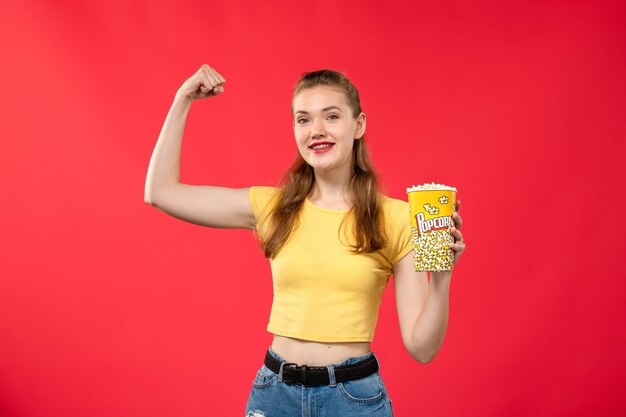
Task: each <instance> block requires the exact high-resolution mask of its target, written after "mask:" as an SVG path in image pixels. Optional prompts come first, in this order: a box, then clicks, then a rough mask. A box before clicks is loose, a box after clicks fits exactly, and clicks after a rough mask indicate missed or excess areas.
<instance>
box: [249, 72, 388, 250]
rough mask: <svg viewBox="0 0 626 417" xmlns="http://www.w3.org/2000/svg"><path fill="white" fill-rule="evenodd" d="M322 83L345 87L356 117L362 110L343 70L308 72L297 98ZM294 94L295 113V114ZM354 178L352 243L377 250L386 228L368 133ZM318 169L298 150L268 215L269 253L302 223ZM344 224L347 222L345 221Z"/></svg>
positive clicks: (358, 150)
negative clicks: (299, 215)
mask: <svg viewBox="0 0 626 417" xmlns="http://www.w3.org/2000/svg"><path fill="white" fill-rule="evenodd" d="M319 85H323V86H328V87H332V88H336V89H337V90H339V91H341V92H342V93H343V94H344V96H345V98H346V102H347V104H348V105H349V106H350V108H351V109H352V116H353V117H354V118H355V119H356V118H357V117H358V116H359V115H360V114H361V100H360V99H359V93H358V91H357V89H356V88H355V87H354V85H352V83H351V82H350V80H348V78H346V76H345V75H343V74H341V73H340V72H337V71H333V70H327V69H324V70H319V71H314V72H308V73H305V74H304V75H303V76H302V78H300V80H299V81H298V83H297V84H296V88H295V90H294V92H293V98H295V97H296V95H298V93H300V92H301V91H302V90H306V89H309V88H313V87H316V86H319ZM293 98H292V104H291V114H292V115H293ZM352 160H353V165H352V178H351V179H350V192H351V197H352V198H351V200H352V208H351V209H350V210H349V212H348V214H349V215H352V216H354V219H355V222H354V231H353V232H354V237H355V244H354V245H350V246H351V247H352V249H353V250H354V251H355V252H356V253H362V252H366V253H369V252H375V251H377V250H379V249H381V248H382V247H383V246H384V245H385V243H386V240H387V239H386V236H385V235H384V232H383V227H382V222H383V217H382V210H381V207H380V201H379V196H378V179H377V175H376V172H375V171H374V168H373V166H372V165H371V163H370V159H369V155H368V151H367V148H366V146H365V136H363V137H361V138H359V139H358V140H355V141H354V146H353V149H352ZM314 181H315V173H314V171H313V167H312V166H311V165H309V164H308V163H306V161H305V160H304V159H303V158H302V156H301V155H300V153H299V152H298V154H297V156H296V159H295V161H294V162H293V163H292V165H291V167H290V168H289V169H288V170H287V172H286V173H285V175H284V176H283V178H282V181H281V187H280V191H279V193H278V195H277V197H276V199H275V200H274V207H273V210H272V214H271V216H270V218H269V219H268V220H269V222H268V230H267V232H266V234H265V239H264V240H263V241H262V242H261V248H262V249H263V251H264V252H265V256H266V257H268V258H271V257H272V256H274V255H275V254H276V253H277V252H278V251H279V250H280V248H281V247H282V245H283V244H284V243H285V242H286V241H287V239H288V238H289V235H290V234H291V232H292V230H294V229H295V228H296V227H298V212H299V210H300V208H301V207H302V204H303V203H304V201H305V199H306V198H307V196H308V195H309V193H310V192H311V190H312V189H313V183H314ZM342 225H343V223H342Z"/></svg>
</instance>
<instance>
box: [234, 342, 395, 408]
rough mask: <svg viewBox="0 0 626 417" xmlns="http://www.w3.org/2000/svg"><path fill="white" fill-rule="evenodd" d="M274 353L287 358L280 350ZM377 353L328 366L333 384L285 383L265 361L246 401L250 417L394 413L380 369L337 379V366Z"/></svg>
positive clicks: (271, 353)
mask: <svg viewBox="0 0 626 417" xmlns="http://www.w3.org/2000/svg"><path fill="white" fill-rule="evenodd" d="M269 352H270V355H272V356H274V357H275V358H276V359H279V360H281V361H285V359H284V358H282V357H280V356H279V355H278V354H277V353H276V352H274V351H272V349H271V348H270V350H269ZM370 356H374V357H375V355H374V353H373V352H369V353H367V354H365V355H363V356H357V357H354V358H349V359H346V360H345V361H343V362H341V363H338V364H335V365H330V366H329V367H328V369H329V374H330V378H331V383H330V384H329V385H319V386H311V387H308V386H303V385H298V384H287V383H285V382H284V381H283V380H282V378H281V377H279V375H278V374H276V373H274V372H272V371H271V370H270V369H268V368H267V367H266V366H265V365H263V366H261V368H260V369H259V370H258V372H257V375H256V378H255V379H254V381H253V382H252V390H251V391H250V396H249V397H248V404H247V405H246V417H297V416H303V417H304V416H306V417H331V416H363V417H365V416H367V417H393V411H392V409H391V400H390V399H389V396H388V395H387V389H386V388H385V385H384V384H383V380H382V378H381V376H380V374H379V373H378V372H376V373H373V374H372V375H370V376H366V377H364V378H360V379H355V380H352V381H344V382H339V383H334V373H333V372H334V370H333V369H334V368H333V367H334V366H339V365H350V364H353V363H355V362H359V361H361V360H363V359H367V358H369V357H370Z"/></svg>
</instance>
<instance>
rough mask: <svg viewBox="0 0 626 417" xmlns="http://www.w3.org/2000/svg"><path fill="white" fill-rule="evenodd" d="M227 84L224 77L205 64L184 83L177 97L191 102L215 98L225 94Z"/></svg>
mask: <svg viewBox="0 0 626 417" xmlns="http://www.w3.org/2000/svg"><path fill="white" fill-rule="evenodd" d="M225 82H226V80H225V79H224V77H222V76H221V75H220V74H219V73H218V72H217V71H215V70H214V69H213V68H211V67H210V66H208V65H207V64H204V65H202V66H201V67H200V69H199V70H198V71H196V73H195V74H193V75H192V76H191V77H189V78H188V79H187V81H185V82H184V83H183V85H182V86H181V87H180V88H179V89H178V92H177V93H176V96H177V97H180V98H184V99H186V100H190V101H193V100H198V99H203V98H208V97H214V96H217V95H219V94H222V93H223V92H224V83H225Z"/></svg>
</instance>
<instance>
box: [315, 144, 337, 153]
mask: <svg viewBox="0 0 626 417" xmlns="http://www.w3.org/2000/svg"><path fill="white" fill-rule="evenodd" d="M334 145H335V144H334V143H332V142H313V143H312V144H311V145H309V149H310V150H311V151H313V152H314V153H324V152H327V151H328V150H330V149H331V148H332V147H333V146H334Z"/></svg>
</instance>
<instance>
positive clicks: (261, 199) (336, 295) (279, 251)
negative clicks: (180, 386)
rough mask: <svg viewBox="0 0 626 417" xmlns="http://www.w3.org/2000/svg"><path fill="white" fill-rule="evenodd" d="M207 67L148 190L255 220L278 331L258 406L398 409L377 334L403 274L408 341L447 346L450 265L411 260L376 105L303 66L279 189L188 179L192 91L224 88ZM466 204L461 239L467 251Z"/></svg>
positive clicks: (194, 213)
mask: <svg viewBox="0 0 626 417" xmlns="http://www.w3.org/2000/svg"><path fill="white" fill-rule="evenodd" d="M225 82H226V80H225V79H224V77H222V76H221V75H220V74H219V73H218V72H217V71H215V69H213V68H211V67H209V66H208V65H203V66H202V67H201V68H200V69H199V70H198V71H197V72H196V73H195V74H193V75H192V76H191V77H190V78H189V79H188V80H186V81H185V82H184V83H183V85H182V86H181V87H180V89H179V90H178V92H177V93H176V96H175V99H174V102H173V104H172V107H171V108H170V111H169V113H168V115H167V118H166V119H165V123H164V125H163V129H162V131H161V134H160V136H159V139H158V141H157V144H156V146H155V148H154V152H153V154H152V158H151V160H150V166H149V168H148V174H147V178H146V185H145V201H146V203H148V204H151V205H153V206H155V207H157V208H158V209H160V210H162V211H164V212H165V213H167V214H169V215H171V216H174V217H177V218H179V219H182V220H185V221H188V222H191V223H194V224H198V225H202V226H208V227H220V228H240V229H251V230H256V232H257V233H258V236H259V238H260V244H261V248H262V250H263V251H264V253H265V255H266V257H268V258H269V259H270V263H271V266H272V275H273V282H274V301H273V304H272V311H271V314H270V321H269V324H268V331H270V332H271V333H273V334H274V337H273V341H272V345H271V346H270V348H269V349H268V351H267V352H266V355H265V361H264V364H263V365H262V366H261V367H260V369H259V370H258V372H257V375H256V378H255V380H254V382H253V384H252V390H251V392H250V397H249V399H248V404H247V407H246V415H247V416H265V417H274V416H289V417H293V416H295V415H312V416H338V415H350V416H368V417H371V416H392V415H393V412H392V408H391V401H390V400H389V397H388V395H387V391H386V389H385V386H384V383H383V380H382V379H381V377H380V374H379V372H378V360H377V358H376V356H375V355H374V353H373V352H371V351H370V342H371V341H372V338H373V336H374V328H375V325H376V320H377V317H378V308H379V305H380V301H381V297H382V292H383V290H384V288H385V287H386V285H387V282H388V280H389V277H390V275H391V274H393V275H394V280H395V281H394V288H395V296H396V304H397V309H398V317H399V321H400V329H401V333H402V339H403V342H404V345H405V346H406V349H407V351H408V352H409V354H410V355H411V356H412V357H413V358H415V359H416V360H417V361H419V362H421V363H428V362H430V361H431V360H432V359H433V358H434V357H435V355H436V354H437V352H438V351H439V349H440V347H441V344H442V342H443V339H444V335H445V332H446V327H447V322H448V296H449V288H450V280H451V276H452V273H451V272H433V273H431V279H430V282H429V281H428V277H427V274H426V273H424V272H421V273H420V272H416V271H415V270H414V267H413V256H412V252H411V249H412V244H411V232H410V223H409V216H408V205H407V203H406V202H403V201H401V200H396V199H392V198H389V197H386V196H384V195H382V194H380V193H379V192H378V187H377V179H376V174H375V173H374V170H373V169H372V166H371V165H370V163H369V159H368V153H367V150H366V147H365V142H364V141H365V138H364V134H365V127H366V117H365V114H364V113H363V112H362V111H361V105H360V100H359V95H358V92H357V90H356V89H355V88H354V86H353V85H352V83H351V82H350V81H349V80H348V79H347V78H346V77H345V76H343V75H342V74H341V73H338V72H336V71H331V70H321V71H315V72H311V73H307V74H305V75H304V76H303V77H302V78H301V79H300V81H299V82H298V84H297V86H296V89H295V91H294V94H293V98H292V103H291V110H292V115H293V129H294V135H295V140H296V145H297V147H298V151H299V156H298V158H297V159H296V161H295V162H294V163H293V165H292V166H291V168H290V169H289V170H288V171H287V173H286V175H285V178H284V179H283V182H282V184H281V186H280V187H278V188H274V187H250V188H242V189H234V188H225V187H216V186H191V185H186V184H181V183H180V182H179V172H180V149H181V142H182V136H183V129H184V126H185V121H186V118H187V114H188V111H189V108H190V106H191V104H192V103H193V101H194V100H198V99H205V98H209V97H215V96H218V95H220V94H222V93H224V84H225ZM458 209H459V206H458V205H457V207H456V212H455V213H454V214H453V220H454V222H455V226H456V227H452V229H451V232H452V235H453V236H454V238H455V243H454V244H453V245H451V248H452V250H453V251H454V262H455V263H456V262H457V261H458V259H459V257H460V255H461V253H462V252H463V251H464V250H465V244H464V243H463V237H462V235H461V232H460V231H459V228H460V226H461V218H460V217H459V215H458Z"/></svg>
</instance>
